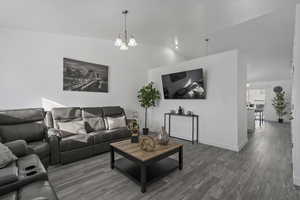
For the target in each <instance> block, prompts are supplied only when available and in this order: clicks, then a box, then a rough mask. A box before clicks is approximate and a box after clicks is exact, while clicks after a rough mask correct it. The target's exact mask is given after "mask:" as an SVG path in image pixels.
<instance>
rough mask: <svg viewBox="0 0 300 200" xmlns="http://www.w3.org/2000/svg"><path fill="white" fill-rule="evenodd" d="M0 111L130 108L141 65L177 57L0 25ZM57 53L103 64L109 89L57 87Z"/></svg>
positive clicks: (151, 48)
mask: <svg viewBox="0 0 300 200" xmlns="http://www.w3.org/2000/svg"><path fill="white" fill-rule="evenodd" d="M0 44H1V45H0V69H1V73H0V94H1V98H0V109H11V108H24V107H41V106H44V107H46V108H47V109H49V108H51V107H52V106H107V105H120V106H123V107H124V108H125V109H129V110H132V109H134V110H136V109H138V108H139V106H138V104H137V98H136V95H137V90H138V88H140V87H141V86H142V85H143V84H144V83H145V82H146V81H147V69H148V68H149V67H152V66H156V65H164V64H170V63H175V62H178V61H181V60H182V59H181V58H180V57H179V56H177V55H176V54H175V53H174V51H172V50H171V49H167V48H159V47H154V46H143V45H139V46H138V47H136V48H135V49H130V50H128V51H120V50H119V49H117V48H116V47H114V46H113V41H108V40H100V39H91V38H84V37H75V36H67V35H56V34H48V33H39V32H30V31H21V30H11V29H0ZM63 57H67V58H73V59H77V60H82V61H87V62H92V63H98V64H105V65H108V66H109V92H108V93H94V92H70V91H63V90H62V88H63V83H62V81H63Z"/></svg>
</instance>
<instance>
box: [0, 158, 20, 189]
mask: <svg viewBox="0 0 300 200" xmlns="http://www.w3.org/2000/svg"><path fill="white" fill-rule="evenodd" d="M17 180H18V168H17V166H16V162H12V163H11V164H9V165H8V166H6V167H5V168H3V169H0V186H1V185H5V184H9V183H12V182H15V181H17Z"/></svg>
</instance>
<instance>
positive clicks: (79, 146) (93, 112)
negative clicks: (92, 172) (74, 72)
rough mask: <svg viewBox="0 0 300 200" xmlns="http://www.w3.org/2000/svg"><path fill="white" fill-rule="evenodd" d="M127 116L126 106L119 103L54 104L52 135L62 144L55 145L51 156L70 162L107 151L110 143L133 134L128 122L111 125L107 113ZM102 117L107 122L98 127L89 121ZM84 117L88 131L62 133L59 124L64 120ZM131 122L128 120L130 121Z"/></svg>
mask: <svg viewBox="0 0 300 200" xmlns="http://www.w3.org/2000/svg"><path fill="white" fill-rule="evenodd" d="M122 116H124V118H125V121H126V116H125V112H124V109H123V108H121V107H119V106H113V107H85V108H80V107H64V108H54V109H52V111H51V112H49V113H47V119H48V120H49V121H48V123H47V124H48V125H49V131H48V132H49V135H51V136H56V137H57V140H58V147H57V148H54V147H53V148H52V146H51V148H52V149H51V158H52V161H54V163H62V164H65V163H69V162H73V161H77V160H81V159H84V158H87V157H90V156H93V155H96V154H100V153H103V152H107V151H109V149H110V146H109V144H110V143H111V142H116V141H120V140H124V139H128V138H130V136H131V133H130V131H129V130H128V128H127V126H125V127H119V128H113V129H110V128H109V127H108V125H107V123H105V119H106V118H107V117H111V118H114V117H122ZM97 120H99V121H101V123H102V122H103V123H104V125H103V127H101V125H100V126H99V127H98V129H97V128H96V129H95V127H94V126H90V125H89V124H91V123H93V122H95V121H97ZM76 121H84V122H85V125H86V130H87V134H78V135H67V136H64V135H62V132H61V130H60V127H59V123H60V122H76ZM126 125H127V122H126Z"/></svg>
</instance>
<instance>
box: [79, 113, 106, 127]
mask: <svg viewBox="0 0 300 200" xmlns="http://www.w3.org/2000/svg"><path fill="white" fill-rule="evenodd" d="M102 116H103V112H102V109H101V108H100V107H88V108H82V117H83V120H84V121H85V122H86V130H87V132H88V133H90V132H94V131H99V130H105V129H106V127H105V123H104V120H103V117H102Z"/></svg>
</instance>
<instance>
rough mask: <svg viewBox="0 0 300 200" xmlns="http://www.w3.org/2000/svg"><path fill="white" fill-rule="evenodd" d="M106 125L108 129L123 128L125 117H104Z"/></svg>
mask: <svg viewBox="0 0 300 200" xmlns="http://www.w3.org/2000/svg"><path fill="white" fill-rule="evenodd" d="M106 123H107V126H108V129H109V130H111V129H116V128H123V127H127V125H126V119H125V116H121V117H106Z"/></svg>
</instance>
